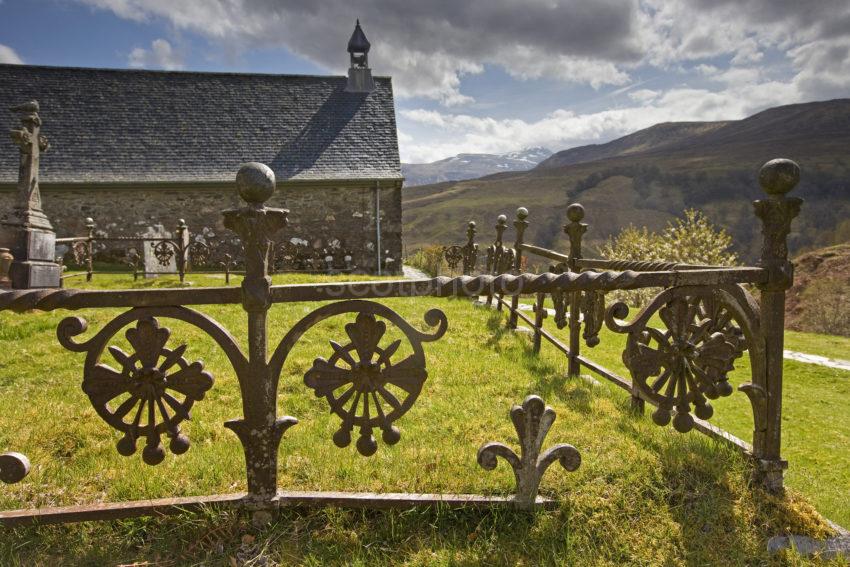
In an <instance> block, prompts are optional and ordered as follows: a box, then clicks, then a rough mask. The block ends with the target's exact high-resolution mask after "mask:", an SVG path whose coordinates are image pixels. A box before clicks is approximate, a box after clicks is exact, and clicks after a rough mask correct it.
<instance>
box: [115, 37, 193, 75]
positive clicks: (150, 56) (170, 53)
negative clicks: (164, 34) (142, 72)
mask: <svg viewBox="0 0 850 567" xmlns="http://www.w3.org/2000/svg"><path fill="white" fill-rule="evenodd" d="M127 65H129V66H130V67H133V68H135V69H142V68H146V67H153V68H155V69H166V70H168V71H175V70H179V69H183V67H184V65H183V58H182V56H180V55H179V54H178V53H177V52H175V51H174V48H173V47H171V44H170V43H168V41H166V40H164V39H161V38H160V39H155V40H153V41H152V42H151V48H150V49H144V48H141V47H136V48H135V49H133V50H132V51H131V52H130V55H128V56H127Z"/></svg>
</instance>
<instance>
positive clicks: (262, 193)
mask: <svg viewBox="0 0 850 567" xmlns="http://www.w3.org/2000/svg"><path fill="white" fill-rule="evenodd" d="M236 188H237V190H238V191H239V195H240V196H241V197H242V199H243V200H244V201H245V202H246V206H245V207H242V208H240V209H232V210H228V211H224V213H223V214H224V226H225V227H227V228H229V229H230V230H232V231H234V232H236V233H237V234H238V235H239V237H240V238H241V239H242V243H243V246H244V249H245V278H244V279H243V280H242V307H243V308H244V309H245V311H246V312H247V313H248V367H247V371H246V375H245V376H241V377H240V380H239V384H240V389H241V391H242V408H243V414H244V417H243V419H238V420H232V421H229V422H227V424H226V425H227V427H228V428H229V429H231V430H233V431H234V432H235V433H236V434H237V435H238V436H239V439H240V441H241V442H242V446H243V448H244V451H245V463H246V471H247V479H248V493H249V498H250V499H251V500H252V501H253V504H255V505H256V506H258V507H260V508H264V507H268V506H269V505H270V504H271V503H272V502H273V500H274V498H275V496H276V494H277V451H278V445H279V444H280V439H281V436H282V435H283V432H284V431H285V430H286V428H288V427H289V426H291V425H293V424H294V421H295V420H294V419H292V418H284V419H278V417H277V403H276V400H277V388H276V384H275V380H274V379H273V378H272V376H271V375H270V370H269V365H268V353H267V350H268V339H267V323H266V316H267V314H268V310H269V307H270V306H271V293H270V288H271V277H270V276H269V272H268V269H269V255H270V253H271V250H272V246H273V241H272V236H273V235H274V234H275V233H276V232H278V231H279V230H280V229H282V228H283V227H284V226H285V225H286V217H287V214H288V213H289V211H287V210H286V209H272V208H266V207H265V206H264V205H263V203H265V201H267V200H268V199H269V198H270V197H271V195H272V193H274V189H275V178H274V173H273V172H272V170H271V169H269V168H268V167H267V166H265V165H263V164H260V163H248V164H245V165H243V166H242V167H241V168H240V169H239V173H237V175H236Z"/></svg>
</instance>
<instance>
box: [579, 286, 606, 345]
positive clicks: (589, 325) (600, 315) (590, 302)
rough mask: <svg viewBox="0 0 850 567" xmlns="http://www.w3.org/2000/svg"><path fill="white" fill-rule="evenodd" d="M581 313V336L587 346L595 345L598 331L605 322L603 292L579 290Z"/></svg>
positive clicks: (597, 339) (597, 340) (597, 342)
mask: <svg viewBox="0 0 850 567" xmlns="http://www.w3.org/2000/svg"><path fill="white" fill-rule="evenodd" d="M581 314H582V322H583V323H584V330H583V331H582V333H581V336H582V338H583V339H584V342H585V344H587V346H589V347H591V348H592V347H595V346H596V345H598V344H599V331H601V330H602V324H603V323H604V322H605V292H604V291H584V292H581Z"/></svg>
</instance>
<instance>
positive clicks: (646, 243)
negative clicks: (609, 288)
mask: <svg viewBox="0 0 850 567" xmlns="http://www.w3.org/2000/svg"><path fill="white" fill-rule="evenodd" d="M732 245H733V241H732V237H731V236H730V235H729V234H728V233H727V232H726V231H725V230H723V229H722V228H717V227H715V226H714V225H713V224H712V223H711V221H710V220H709V219H708V217H706V216H705V214H704V213H703V212H702V211H699V210H696V209H687V210H685V212H684V218H678V219H676V220H675V221H673V222H670V223H668V224H667V227H666V228H664V230H662V231H661V232H653V231H650V230H649V229H648V228H646V227H645V226H644V227H641V228H636V227H634V226H629V227H626V228H624V229H623V230H622V231H620V234H618V235H617V236H616V237H614V238H609V239H608V241H607V242H606V243H605V244H603V245H602V246H601V248H600V250H599V251H600V254H601V255H602V257H603V258H606V259H609V260H649V261H666V262H675V263H678V264H701V265H712V266H735V265H739V261H738V255H737V254H735V253H734V252H733V251H732V250H731V249H732ZM658 291H659V290H657V289H655V288H648V289H640V290H635V291H628V292H614V293H612V297H614V298H615V299H617V300H619V301H625V302H627V303H629V304H630V305H633V306H642V305H645V304H646V303H647V302H649V300H650V299H652V297H654V296H655V295H656V294H657V293H658Z"/></svg>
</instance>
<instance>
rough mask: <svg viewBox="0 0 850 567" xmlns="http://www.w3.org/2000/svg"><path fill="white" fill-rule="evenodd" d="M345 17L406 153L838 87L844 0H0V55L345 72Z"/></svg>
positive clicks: (600, 128) (565, 139) (683, 114)
mask: <svg viewBox="0 0 850 567" xmlns="http://www.w3.org/2000/svg"><path fill="white" fill-rule="evenodd" d="M356 18H359V19H360V21H361V24H362V26H363V30H364V31H365V33H366V35H367V36H368V38H369V40H370V42H371V44H372V49H371V52H370V54H369V62H370V65H371V67H372V70H373V73H374V74H375V75H389V76H392V77H393V87H394V90H395V95H396V115H397V121H398V136H399V149H400V152H401V157H402V161H405V162H412V163H420V162H430V161H434V160H437V159H441V158H445V157H449V156H452V155H455V154H457V153H462V152H482V153H504V152H509V151H515V150H519V149H522V148H526V147H533V146H544V147H547V148H549V149H551V150H553V151H558V150H562V149H567V148H570V147H574V146H579V145H584V144H590V143H601V142H606V141H609V140H611V139H614V138H617V137H619V136H622V135H625V134H628V133H631V132H634V131H636V130H639V129H641V128H645V127H648V126H651V125H652V124H655V123H658V122H665V121H680V120H729V119H739V118H744V117H746V116H749V115H751V114H754V113H755V112H758V111H760V110H763V109H765V108H770V107H772V106H778V105H783V104H792V103H796V102H808V101H815V100H828V99H832V98H845V97H850V0H416V1H410V2H405V1H401V0H370V1H357V0H0V63H16V64H21V63H23V64H32V65H60V66H78V67H112V68H148V69H167V70H186V71H232V72H259V73H306V74H345V72H346V68H347V67H348V54H347V53H346V45H347V42H348V38H349V37H350V35H351V31H352V29H353V25H354V21H355V19H356Z"/></svg>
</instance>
